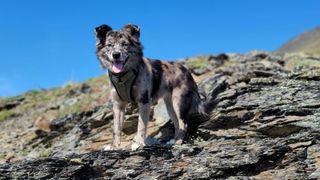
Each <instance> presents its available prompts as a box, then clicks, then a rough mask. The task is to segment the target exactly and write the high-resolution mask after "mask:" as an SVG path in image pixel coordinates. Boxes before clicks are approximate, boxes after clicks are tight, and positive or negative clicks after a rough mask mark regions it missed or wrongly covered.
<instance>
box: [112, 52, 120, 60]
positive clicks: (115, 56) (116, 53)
mask: <svg viewBox="0 0 320 180" xmlns="http://www.w3.org/2000/svg"><path fill="white" fill-rule="evenodd" d="M112 57H113V58H114V59H119V57H120V53H119V52H113V53H112Z"/></svg>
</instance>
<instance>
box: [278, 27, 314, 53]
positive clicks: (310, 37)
mask: <svg viewBox="0 0 320 180" xmlns="http://www.w3.org/2000/svg"><path fill="white" fill-rule="evenodd" d="M277 52H280V53H285V52H305V53H315V54H320V27H317V28H315V29H314V30H312V31H308V32H304V33H302V34H301V35H299V36H297V37H295V38H293V39H292V40H290V41H289V42H287V43H286V44H284V45H283V46H281V47H280V48H279V49H278V50H277Z"/></svg>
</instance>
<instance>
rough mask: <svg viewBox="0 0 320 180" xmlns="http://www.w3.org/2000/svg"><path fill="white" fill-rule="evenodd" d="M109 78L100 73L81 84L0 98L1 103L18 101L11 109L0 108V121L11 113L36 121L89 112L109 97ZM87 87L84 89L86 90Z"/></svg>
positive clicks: (10, 115) (70, 84) (71, 83)
mask: <svg viewBox="0 0 320 180" xmlns="http://www.w3.org/2000/svg"><path fill="white" fill-rule="evenodd" d="M108 87H109V86H108V77H107V75H101V76H98V77H95V78H92V79H89V80H87V81H85V82H84V83H75V82H68V83H66V84H65V85H63V86H62V87H61V88H52V89H46V90H42V89H39V90H31V91H28V92H26V93H25V94H22V95H19V96H14V97H0V106H1V105H6V104H8V103H12V102H15V101H21V103H20V104H18V105H17V106H16V107H14V108H12V109H10V110H2V111H0V122H1V121H3V120H5V119H8V118H10V117H12V115H14V114H20V115H22V116H24V115H28V114H29V112H30V113H31V112H32V115H31V116H29V115H28V117H29V118H31V119H33V120H36V119H39V118H47V117H49V118H50V119H48V120H51V118H52V117H53V116H54V118H61V117H63V116H66V115H67V114H71V113H77V112H81V111H88V110H91V109H92V108H94V107H95V106H97V105H101V104H104V103H105V101H106V99H107V98H106V97H107V96H108V92H109V88H108ZM86 88H87V89H86Z"/></svg>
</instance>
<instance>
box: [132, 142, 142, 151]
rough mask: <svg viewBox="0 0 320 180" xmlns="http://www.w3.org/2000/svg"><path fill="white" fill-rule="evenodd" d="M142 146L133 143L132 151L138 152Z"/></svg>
mask: <svg viewBox="0 0 320 180" xmlns="http://www.w3.org/2000/svg"><path fill="white" fill-rule="evenodd" d="M140 147H141V145H140V144H138V143H136V142H133V143H132V145H131V150H132V151H136V150H137V149H138V148H140Z"/></svg>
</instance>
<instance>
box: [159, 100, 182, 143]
mask: <svg viewBox="0 0 320 180" xmlns="http://www.w3.org/2000/svg"><path fill="white" fill-rule="evenodd" d="M163 100H164V103H165V104H166V108H167V112H168V115H169V117H170V119H171V121H172V122H173V124H174V133H175V135H174V137H175V139H176V137H178V136H179V135H178V132H179V120H178V117H177V114H176V112H175V110H174V108H173V104H172V94H168V95H166V96H164V98H163ZM175 139H172V140H170V141H169V142H168V143H167V144H175V143H176V142H175Z"/></svg>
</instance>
